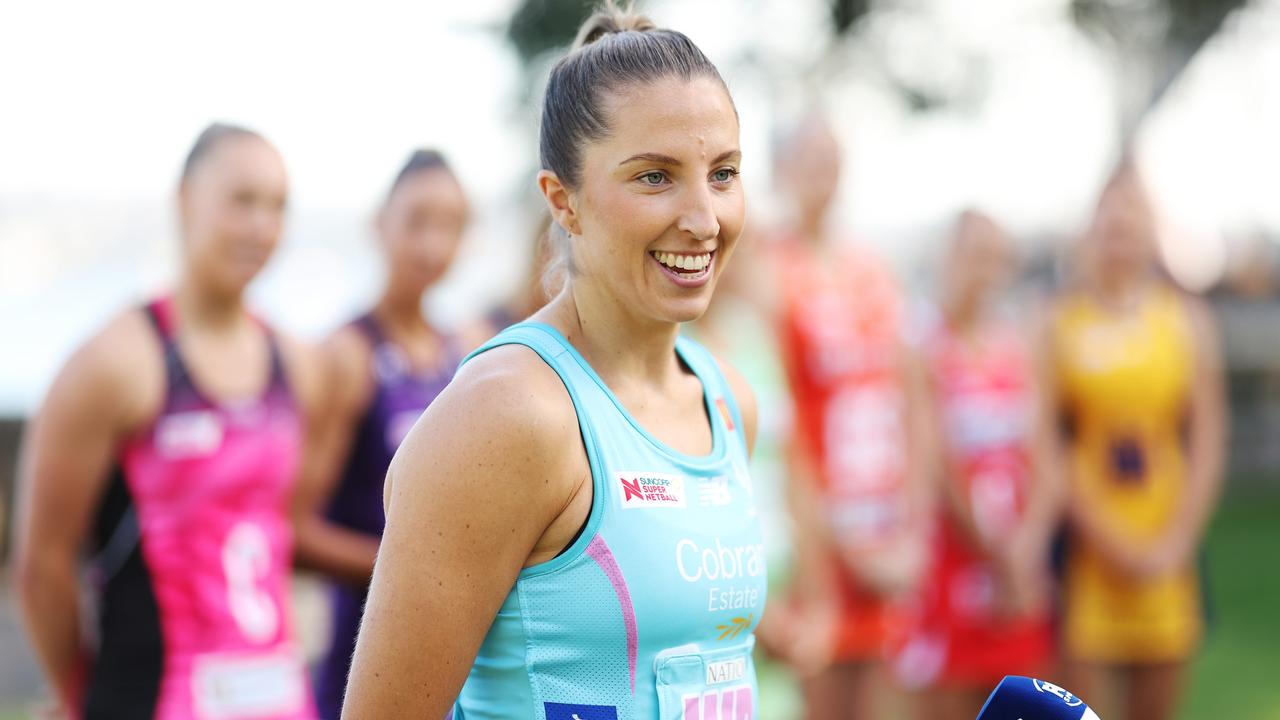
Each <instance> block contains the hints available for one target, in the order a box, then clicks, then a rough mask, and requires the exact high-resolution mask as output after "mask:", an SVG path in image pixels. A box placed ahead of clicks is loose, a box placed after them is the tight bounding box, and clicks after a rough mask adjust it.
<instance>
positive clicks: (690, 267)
mask: <svg viewBox="0 0 1280 720" xmlns="http://www.w3.org/2000/svg"><path fill="white" fill-rule="evenodd" d="M652 255H653V257H654V259H655V260H657V261H658V262H660V263H662V264H663V265H666V266H667V267H669V268H671V269H672V270H685V271H691V272H698V271H700V270H705V269H706V268H707V266H708V265H710V264H711V253H702V254H701V255H679V254H677V253H667V252H655V253H652Z"/></svg>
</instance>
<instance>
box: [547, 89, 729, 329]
mask: <svg viewBox="0 0 1280 720" xmlns="http://www.w3.org/2000/svg"><path fill="white" fill-rule="evenodd" d="M606 109H607V113H608V118H609V122H610V128H609V130H610V132H609V134H608V135H607V136H606V137H605V138H602V139H600V140H598V141H595V142H592V143H590V144H588V145H587V146H586V147H585V148H584V149H583V153H582V158H583V163H582V176H581V177H582V181H581V186H580V187H578V188H576V189H575V190H572V191H570V193H569V205H570V207H571V208H572V213H571V219H570V226H569V228H568V229H569V230H570V232H571V243H572V252H573V258H574V266H575V268H576V269H577V271H578V276H579V278H580V279H584V280H588V281H590V282H595V283H599V284H600V285H601V286H603V287H607V288H608V289H609V290H610V291H611V292H612V293H613V294H614V295H615V296H616V298H617V300H618V301H620V303H621V304H622V305H623V306H624V307H626V308H629V309H631V311H632V312H635V313H637V314H640V315H642V316H646V317H647V318H648V319H652V320H655V321H659V322H688V321H690V320H695V319H697V318H698V317H699V316H700V315H702V313H703V312H705V311H706V308H707V304H708V303H709V302H710V300H711V295H712V292H713V291H714V289H715V285H716V280H717V278H718V277H719V275H720V273H721V272H722V271H723V269H724V267H725V264H726V263H727V262H728V260H729V256H730V254H731V253H732V251H733V248H734V246H735V245H736V244H737V241H738V237H739V236H740V235H741V234H742V225H743V215H744V198H743V191H742V182H741V179H740V178H739V177H738V171H739V168H740V163H741V152H740V151H739V148H738V118H737V115H736V113H735V111H734V108H733V103H732V101H731V100H730V99H729V95H728V93H727V92H726V91H725V89H724V87H723V86H722V85H721V84H720V83H719V82H718V81H717V80H715V79H712V78H695V79H692V80H683V79H679V78H672V79H662V80H658V81H656V82H652V83H648V84H644V85H640V86H637V87H632V88H627V89H624V90H622V91H621V92H617V93H614V94H612V95H611V96H609V97H608V98H607V100H606Z"/></svg>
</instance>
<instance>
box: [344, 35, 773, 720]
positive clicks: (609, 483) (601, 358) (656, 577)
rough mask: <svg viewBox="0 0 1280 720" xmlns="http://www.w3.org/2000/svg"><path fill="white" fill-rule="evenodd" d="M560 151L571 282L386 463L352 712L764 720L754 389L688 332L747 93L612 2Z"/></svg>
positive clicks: (554, 207) (552, 133) (555, 95)
mask: <svg viewBox="0 0 1280 720" xmlns="http://www.w3.org/2000/svg"><path fill="white" fill-rule="evenodd" d="M541 145H542V165H543V169H542V171H541V172H540V173H539V175H538V186H539V188H540V190H541V191H542V193H543V196H544V197H545V199H546V202H547V206H548V208H549V209H550V211H551V215H552V217H553V219H554V220H555V223H556V225H557V226H558V228H559V231H560V234H561V236H560V238H559V239H560V246H559V252H560V253H561V255H562V260H563V261H564V263H565V264H566V265H567V267H568V270H569V272H568V280H567V282H566V283H565V286H564V289H563V290H562V291H561V292H560V294H559V295H558V296H557V297H556V298H555V299H554V300H552V301H551V302H550V303H549V304H548V306H547V307H546V308H544V309H543V310H541V311H539V312H538V313H537V314H535V315H534V316H533V318H532V319H531V321H530V322H526V323H520V324H518V325H515V326H513V327H512V328H509V329H508V330H506V331H504V332H503V333H501V334H500V335H498V336H497V337H496V338H494V339H493V340H491V341H489V342H488V343H487V344H486V345H485V346H483V347H481V348H480V349H479V350H477V351H476V352H475V353H473V354H472V355H471V356H470V357H469V358H468V359H467V361H465V362H464V365H463V367H462V368H461V370H460V371H459V373H458V375H457V377H456V378H455V379H454V381H453V382H452V383H451V384H450V385H449V387H448V388H446V389H445V391H444V392H443V393H442V394H441V395H440V397H439V398H438V399H437V400H436V402H435V403H434V404H433V405H432V406H431V407H430V408H429V409H428V410H427V412H426V413H425V414H424V415H423V417H422V419H421V420H420V421H419V422H418V424H417V425H416V426H415V427H414V429H413V430H412V431H411V432H410V434H409V436H408V438H407V439H406V440H405V442H404V444H403V445H402V446H401V447H400V450H399V451H398V453H397V454H396V457H395V459H394V460H393V461H392V465H391V469H390V472H389V474H388V476H387V481H386V495H385V497H386V507H387V523H386V531H385V534H384V537H383V543H382V546H381V549H380V551H379V555H378V561H377V565H376V567H375V570H374V576H373V584H372V588H371V591H370V595H369V601H368V605H367V607H366V610H365V617H364V622H363V626H362V629H361V634H360V639H359V641H358V643H357V647H356V652H355V658H354V661H353V665H352V671H351V678H350V682H349V685H348V692H347V697H346V701H345V707H344V716H346V717H401V716H408V715H413V716H423V717H443V716H444V715H445V714H446V713H448V712H450V711H451V710H452V711H453V713H454V715H455V717H466V718H514V717H521V718H540V719H541V718H545V719H546V720H556V719H557V718H563V719H564V720H568V719H569V718H574V717H577V718H582V719H583V720H587V719H596V718H610V719H612V720H618V719H619V718H634V719H637V720H649V719H658V718H676V717H688V718H695V717H705V716H707V715H709V714H711V713H718V715H717V716H718V717H726V716H727V717H733V718H738V717H752V716H753V714H754V712H755V708H757V707H758V706H759V701H758V697H757V691H756V683H755V672H754V668H753V666H752V660H751V650H752V647H753V645H754V642H755V640H754V636H753V631H754V629H755V626H756V624H757V623H758V621H759V619H760V617H761V614H762V613H763V611H764V602H765V581H766V578H765V574H766V573H765V568H764V563H763V559H762V555H761V554H760V553H759V552H758V548H759V546H760V543H761V538H760V528H759V523H758V521H757V508H756V505H755V499H754V496H753V494H752V490H751V484H750V481H749V479H748V477H747V463H748V453H749V448H750V446H751V443H752V441H753V438H754V434H755V420H756V418H755V404H754V400H753V398H752V396H751V392H750V389H749V388H747V387H746V385H745V384H744V383H743V381H742V380H741V378H740V377H739V376H738V375H737V373H736V372H733V371H732V370H729V369H728V368H726V367H724V366H723V365H722V364H720V363H719V362H717V361H716V359H715V358H713V357H712V356H711V355H710V354H709V353H708V352H707V351H706V350H704V349H703V348H701V347H700V346H698V345H696V344H694V343H692V342H689V341H687V340H684V339H681V338H679V324H680V323H682V322H686V321H689V320H694V319H696V318H698V317H699V316H700V315H702V313H703V312H704V311H705V310H706V308H707V305H708V303H709V302H710V300H711V296H712V293H713V291H714V289H715V286H716V281H717V279H718V278H719V276H720V273H721V272H722V271H723V269H724V267H725V263H726V262H727V261H728V259H729V257H730V256H731V255H732V252H733V248H734V246H735V245H736V244H737V241H738V237H739V235H740V234H741V232H742V224H743V216H744V199H743V193H742V186H741V183H740V181H739V177H738V174H739V163H740V155H741V153H740V152H739V150H738V118H737V112H736V110H735V108H734V104H733V101H732V99H731V98H730V96H729V93H728V90H727V89H726V87H725V85H724V82H723V81H722V80H721V78H720V75H719V73H718V72H717V70H716V68H715V66H714V65H712V64H711V63H710V61H708V60H707V58H706V57H705V56H704V55H703V54H702V52H701V51H700V50H698V48H697V47H696V46H695V45H694V44H693V43H692V42H690V41H689V39H688V38H687V37H685V36H684V35H682V34H680V33H678V32H674V31H671V30H663V29H659V28H657V27H655V26H654V25H653V23H651V22H650V21H648V20H647V19H645V18H641V17H636V16H633V15H626V14H623V13H619V12H616V11H612V10H609V11H604V12H601V13H597V14H596V15H594V16H593V17H592V18H590V19H589V20H588V21H587V23H586V24H585V25H584V27H583V29H582V31H581V32H580V34H579V44H578V47H577V48H575V50H574V51H573V52H571V53H570V54H569V55H568V56H567V57H565V58H564V59H563V60H561V61H560V63H559V64H557V66H556V67H555V68H554V69H553V71H552V74H551V78H550V81H549V83H548V87H547V93H546V100H545V104H544V108H543V119H542V135H541ZM682 548H683V549H686V550H687V549H688V548H700V549H706V548H712V550H706V552H705V553H703V554H702V555H699V558H700V559H702V560H704V561H706V562H709V563H713V564H714V563H720V564H725V567H726V568H728V564H733V563H738V562H739V558H740V557H741V565H742V567H741V568H740V569H739V570H738V571H734V572H729V571H728V570H727V569H726V570H725V571H724V572H716V571H706V572H700V573H699V572H689V570H690V568H689V566H688V563H689V562H690V558H689V557H685V556H687V555H689V553H688V552H685V553H684V555H682V554H681V552H680V551H681V549H682ZM703 555H705V556H706V557H705V558H704V557H703ZM722 556H723V557H722ZM748 556H749V557H748ZM735 567H736V565H735ZM704 711H705V713H706V714H703V713H704Z"/></svg>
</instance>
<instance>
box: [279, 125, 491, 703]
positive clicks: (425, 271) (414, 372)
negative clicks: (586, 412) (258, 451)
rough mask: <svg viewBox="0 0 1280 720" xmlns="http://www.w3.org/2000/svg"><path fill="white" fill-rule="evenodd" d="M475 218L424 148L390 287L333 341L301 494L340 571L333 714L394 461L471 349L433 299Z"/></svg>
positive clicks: (302, 514) (404, 197)
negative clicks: (435, 314)
mask: <svg viewBox="0 0 1280 720" xmlns="http://www.w3.org/2000/svg"><path fill="white" fill-rule="evenodd" d="M467 218H468V205H467V198H466V195H465V193H464V192H463V189H462V185H461V184H460V183H459V182H458V179H457V177H455V176H454V173H453V171H452V170H451V169H450V167H449V164H448V163H447V162H446V161H445V158H444V156H443V155H441V154H440V153H439V152H438V151H435V150H416V151H414V152H413V154H412V155H410V157H409V159H408V161H406V162H405V164H404V166H403V167H402V168H401V169H400V172H399V174H397V175H396V178H395V180H394V182H392V184H391V189H390V191H389V192H388V193H387V196H386V199H385V200H384V202H383V205H382V207H381V208H380V209H379V211H378V215H377V219H376V222H375V228H376V233H377V240H378V245H379V246H380V248H381V249H382V252H383V254H384V257H385V259H386V270H387V275H386V278H387V279H386V282H385V284H384V286H383V289H382V294H381V296H380V297H379V298H378V300H377V302H376V303H375V304H374V306H373V307H372V308H371V309H369V310H368V311H367V312H365V313H363V314H361V315H360V316H359V317H358V318H357V319H355V320H354V321H352V322H350V323H348V324H347V325H344V326H342V327H341V328H339V329H338V330H336V331H335V332H334V333H333V334H332V335H331V336H330V337H329V339H328V340H327V341H326V342H325V345H324V348H325V356H326V359H327V360H328V366H329V372H328V377H327V382H326V387H327V388H328V402H327V405H326V408H325V413H324V417H323V420H322V423H321V429H320V430H319V431H318V438H319V441H318V442H317V443H315V445H314V447H312V448H309V452H308V463H307V468H308V469H307V472H306V473H305V475H304V478H305V479H304V481H303V483H302V485H301V487H300V490H299V492H298V493H297V503H296V508H297V522H296V526H297V558H298V562H299V564H300V565H302V566H304V567H310V568H314V569H317V570H320V571H322V572H324V573H326V574H328V575H331V576H332V577H333V578H334V579H335V582H334V583H333V586H332V589H331V592H330V597H331V601H332V621H331V627H330V633H329V649H328V652H327V654H326V655H325V657H324V659H323V660H322V661H321V664H320V668H319V671H318V675H317V680H316V685H317V687H316V695H317V705H318V709H319V711H320V716H321V717H322V718H335V719H336V718H337V717H338V716H339V715H340V714H341V712H342V695H343V693H344V691H345V689H346V680H347V670H348V667H349V665H350V663H351V653H352V651H353V650H354V649H355V641H356V632H357V631H358V630H359V628H360V613H361V611H362V610H363V608H364V601H365V595H366V593H367V591H368V585H369V578H370V575H371V573H372V572H373V561H374V558H375V556H376V555H377V551H378V541H379V539H380V538H381V536H382V528H383V523H384V521H385V518H384V517H383V510H382V482H383V479H384V478H385V477H386V474H387V466H388V465H389V464H390V463H391V457H392V455H394V454H395V451H396V448H398V447H399V446H400V441H401V440H403V439H404V436H405V434H406V433H408V432H409V428H411V427H413V424H414V423H415V422H417V420H418V416H420V415H421V414H422V411H423V410H425V409H426V408H427V406H428V405H429V404H431V401H432V400H434V399H435V397H436V395H438V394H440V391H441V390H443V389H444V387H445V385H447V384H448V383H449V380H450V379H452V377H453V372H454V369H455V368H456V367H457V366H458V363H459V362H461V360H462V357H463V355H464V354H465V352H466V351H467V350H469V349H470V347H469V346H468V343H467V341H466V340H465V339H462V338H459V337H456V336H454V335H453V334H450V333H446V332H442V331H440V330H439V329H437V328H436V327H433V326H432V324H431V323H430V322H429V321H428V319H427V316H426V314H425V313H424V303H423V298H424V295H425V294H426V293H427V291H429V290H430V289H431V288H432V287H433V286H434V285H435V284H436V283H437V282H438V281H439V280H440V278H442V277H443V276H444V275H445V273H446V272H447V271H448V270H449V266H450V265H451V264H452V262H453V259H454V257H455V256H456V255H457V253H458V248H459V246H460V245H461V243H462V237H463V232H464V231H465V229H466V227H467ZM482 339H483V338H479V339H477V340H475V341H474V343H473V344H478V342H479V341H480V340H482Z"/></svg>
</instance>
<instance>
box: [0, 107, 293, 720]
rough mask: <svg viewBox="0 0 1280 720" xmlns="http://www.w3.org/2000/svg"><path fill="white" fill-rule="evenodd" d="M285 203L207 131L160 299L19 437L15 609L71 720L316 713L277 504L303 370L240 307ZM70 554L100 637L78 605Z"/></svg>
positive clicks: (265, 173)
mask: <svg viewBox="0 0 1280 720" xmlns="http://www.w3.org/2000/svg"><path fill="white" fill-rule="evenodd" d="M286 191H287V186H286V179H285V170H284V165H283V163H282V162H281V159H280V155H279V154H278V153H277V152H276V150H275V149H274V148H273V147H272V146H271V145H270V144H269V143H267V142H266V141H265V140H264V139H263V138H262V137H261V136H259V135H257V134H256V133H254V132H251V131H249V130H245V129H243V128H238V127H232V126H227V125H213V126H211V127H209V128H208V129H206V130H205V131H204V133H202V134H201V135H200V138H199V139H198V140H197V141H196V144H195V146H194V147H193V148H192V149H191V153H190V155H189V156H188V158H187V162H186V165H185V167H184V169H183V175H182V180H181V184H180V186H179V190H178V208H179V217H180V219H181V229H182V238H183V258H182V264H181V274H180V278H179V281H178V283H177V286H176V288H175V289H174V290H173V292H172V294H170V295H167V296H164V297H162V298H160V299H158V300H155V301H153V302H151V303H149V304H147V305H145V306H144V307H141V308H132V309H129V310H127V311H125V312H123V313H121V314H120V315H119V316H117V317H116V318H115V319H114V320H112V321H111V322H110V323H109V324H108V325H107V327H106V328H105V329H103V330H102V331H100V332H99V333H98V334H97V335H96V336H95V337H93V338H91V339H90V340H89V341H88V342H87V343H86V344H85V345H84V346H83V347H81V348H80V349H79V350H77V351H76V353H75V354H74V355H73V356H72V357H71V359H70V360H69V361H68V362H67V365H66V366H65V367H64V368H63V369H62V371H61V372H60V373H59V375H58V377H57V379H56V380H55V382H54V384H53V386H52V388H51V389H50V391H49V395H48V397H47V398H46V400H45V403H44V407H43V408H42V409H41V411H40V413H39V415H38V416H37V417H36V419H35V421H34V423H33V425H32V429H31V432H30V434H29V436H28V437H27V439H26V447H25V451H24V462H23V467H22V471H21V481H22V485H23V489H24V492H23V495H24V498H23V504H22V506H21V515H20V523H21V527H20V529H19V533H18V547H17V563H18V568H19V569H18V585H19V593H20V596H21V600H22V606H23V610H24V614H25V619H26V626H27V630H28V634H29V635H30V638H31V642H32V645H33V646H34V648H35V651H36V655H37V656H38V658H39V660H40V663H41V665H42V666H43V669H44V672H45V674H46V676H47V678H48V679H49V681H50V683H51V684H52V686H53V688H54V690H55V691H56V692H57V694H58V699H59V700H60V702H61V703H62V704H63V706H64V709H65V710H66V711H67V712H68V713H69V714H71V715H72V716H83V717H86V718H112V719H117V718H161V719H163V720H169V719H176V720H186V719H188V718H219V719H221V720H232V719H236V720H239V719H244V718H255V719H256V718H273V719H283V718H311V717H313V716H314V712H313V710H312V708H311V701H310V695H309V693H308V691H307V682H306V675H305V671H304V669H303V666H302V662H301V658H300V656H299V653H298V649H297V648H296V647H295V645H294V642H293V632H292V628H291V621H290V612H289V604H288V595H289V593H288V580H289V568H290V560H291V549H292V548H291V544H292V542H291V532H290V528H289V521H288V503H289V494H290V490H291V486H292V482H293V478H294V475H295V472H296V469H297V468H296V466H297V464H298V456H299V446H300V444H301V442H302V437H303V433H304V422H303V418H304V417H308V416H310V415H311V414H312V413H311V410H312V407H313V402H314V400H315V398H316V392H317V390H318V387H317V385H318V383H317V380H316V378H317V373H316V370H315V359H314V358H313V357H312V356H311V355H310V353H309V351H307V350H305V349H303V348H301V347H298V346H295V345H294V344H292V343H290V342H287V341H285V340H283V339H281V338H280V337H279V336H277V335H276V334H275V333H273V332H272V331H271V330H270V328H268V327H266V326H265V325H263V324H262V323H261V322H260V321H258V320H257V319H255V318H254V317H253V316H252V315H250V314H249V312H248V311H247V310H246V308H245V306H244V298H243V296H244V291H245V288H246V287H247V286H248V284H249V282H250V281H251V280H253V278H254V277H255V276H256V275H257V274H258V272H259V271H260V270H261V269H262V267H263V265H264V264H266V262H267V260H268V259H269V258H270V257H271V254H272V251H273V250H274V249H275V247H276V245H277V244H278V242H279V239H280V234H281V227H282V224H283V219H284V210H285V199H286V195H287V192H286ZM84 556H87V557H88V558H89V562H88V569H89V572H88V573H86V574H85V575H84V576H85V577H87V581H88V582H89V583H90V584H91V589H92V594H93V595H94V598H95V600H96V602H95V605H96V623H83V622H82V618H81V611H80V607H79V605H78V598H79V597H80V596H81V594H82V593H81V587H80V583H81V577H82V575H81V573H80V572H79V570H80V561H81V558H82V557H84ZM85 625H96V627H95V632H94V633H93V636H94V637H93V641H92V642H91V641H90V639H89V638H86V637H84V636H82V633H81V632H80V628H81V627H84V626H85Z"/></svg>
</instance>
